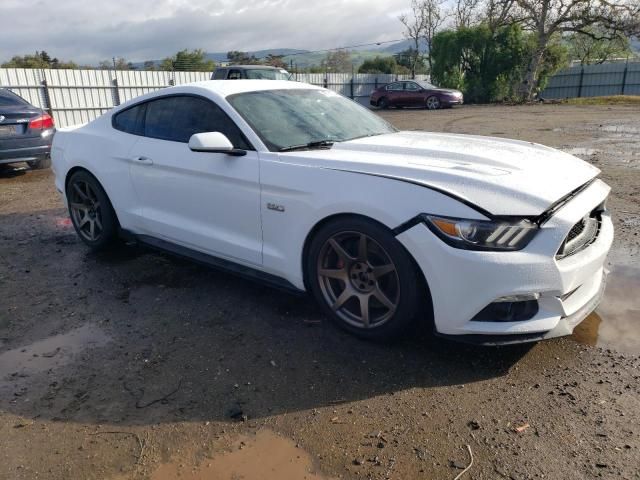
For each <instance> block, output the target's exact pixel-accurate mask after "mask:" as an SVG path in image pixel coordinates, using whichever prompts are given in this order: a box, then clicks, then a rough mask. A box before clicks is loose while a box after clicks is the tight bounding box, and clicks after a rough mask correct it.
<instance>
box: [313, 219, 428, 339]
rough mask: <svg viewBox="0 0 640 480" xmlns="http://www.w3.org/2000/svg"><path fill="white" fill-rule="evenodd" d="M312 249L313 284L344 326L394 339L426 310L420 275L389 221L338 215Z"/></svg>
mask: <svg viewBox="0 0 640 480" xmlns="http://www.w3.org/2000/svg"><path fill="white" fill-rule="evenodd" d="M363 239H364V240H363ZM307 252H308V255H307V258H306V269H305V272H306V275H307V285H308V286H309V289H310V291H311V293H312V294H313V296H314V297H315V299H316V301H317V302H318V303H319V304H320V306H321V308H322V309H323V310H324V312H325V314H326V315H327V316H328V317H329V318H330V319H331V320H332V321H333V322H334V323H335V324H336V325H338V326H339V327H341V328H343V329H344V330H346V331H348V332H350V333H352V334H354V335H356V336H358V337H360V338H364V339H368V340H378V341H380V340H391V339H394V338H397V337H398V336H399V335H401V334H402V333H404V332H405V331H406V330H407V329H408V327H409V326H410V325H411V324H412V322H413V320H414V318H415V317H416V314H417V313H418V312H419V311H420V301H419V299H420V297H419V295H420V292H421V288H420V286H421V285H422V282H421V281H420V276H419V274H418V272H417V270H416V267H415V266H414V263H413V260H412V258H411V256H410V255H409V253H408V252H407V251H406V250H405V249H404V247H403V246H402V245H401V244H400V242H398V240H396V239H395V238H394V236H393V234H392V233H391V232H390V231H389V230H388V229H387V228H386V227H384V226H383V225H380V224H378V223H376V222H374V221H372V220H368V219H365V218H362V217H356V216H349V217H342V218H339V219H336V220H334V221H331V222H329V223H327V224H325V225H323V226H322V227H321V228H320V229H319V230H318V231H317V232H316V233H315V235H314V236H313V238H312V240H311V243H310V245H309V248H308V250H307ZM363 307H365V308H367V310H366V314H365V313H364V310H363Z"/></svg>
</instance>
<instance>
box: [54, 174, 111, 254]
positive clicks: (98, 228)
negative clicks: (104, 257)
mask: <svg viewBox="0 0 640 480" xmlns="http://www.w3.org/2000/svg"><path fill="white" fill-rule="evenodd" d="M67 201H68V204H69V215H70V216H71V222H72V223H73V227H74V228H75V230H76V233H77V234H78V236H79V237H80V239H81V240H82V241H83V242H84V243H85V244H86V245H88V246H89V247H91V248H93V249H95V250H102V249H105V248H107V247H109V246H111V245H112V244H113V243H115V241H116V240H117V237H118V219H117V217H116V214H115V212H114V210H113V207H112V206H111V202H110V201H109V198H108V197H107V194H106V193H105V191H104V189H103V188H102V186H101V185H100V183H99V182H98V180H96V179H95V177H93V176H92V175H91V174H89V173H88V172H86V171H79V172H76V173H74V174H73V175H72V177H71V178H70V179H69V182H68V183H67Z"/></svg>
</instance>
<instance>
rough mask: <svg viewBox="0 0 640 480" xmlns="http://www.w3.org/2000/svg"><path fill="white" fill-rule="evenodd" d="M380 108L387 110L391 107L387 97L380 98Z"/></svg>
mask: <svg viewBox="0 0 640 480" xmlns="http://www.w3.org/2000/svg"><path fill="white" fill-rule="evenodd" d="M378 108H380V109H382V110H386V109H387V108H389V100H388V99H387V97H382V98H381V99H380V100H378Z"/></svg>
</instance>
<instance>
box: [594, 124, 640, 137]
mask: <svg viewBox="0 0 640 480" xmlns="http://www.w3.org/2000/svg"><path fill="white" fill-rule="evenodd" d="M600 129H601V130H602V131H603V132H609V133H618V134H621V135H638V134H639V133H640V127H634V126H632V125H603V126H602V127H600Z"/></svg>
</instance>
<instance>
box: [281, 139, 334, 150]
mask: <svg viewBox="0 0 640 480" xmlns="http://www.w3.org/2000/svg"><path fill="white" fill-rule="evenodd" d="M333 143H334V142H333V141H332V140H316V141H313V142H309V143H303V144H302V145H289V146H288V147H282V148H280V149H278V151H279V152H291V151H293V150H309V149H311V148H327V149H328V148H331V147H332V146H333Z"/></svg>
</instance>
